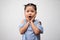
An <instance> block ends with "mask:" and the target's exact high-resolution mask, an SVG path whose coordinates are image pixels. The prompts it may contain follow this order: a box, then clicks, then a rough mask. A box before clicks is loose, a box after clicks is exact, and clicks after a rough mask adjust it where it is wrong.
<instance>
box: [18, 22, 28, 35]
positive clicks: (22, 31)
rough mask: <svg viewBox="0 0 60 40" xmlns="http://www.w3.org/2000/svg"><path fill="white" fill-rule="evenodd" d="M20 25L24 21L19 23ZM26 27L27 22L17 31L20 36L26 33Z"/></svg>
mask: <svg viewBox="0 0 60 40" xmlns="http://www.w3.org/2000/svg"><path fill="white" fill-rule="evenodd" d="M21 23H22V24H23V23H24V21H21ZM28 25H29V22H27V23H26V24H25V25H24V26H23V27H21V28H20V29H19V31H20V34H24V33H25V32H26V30H27V28H28Z"/></svg>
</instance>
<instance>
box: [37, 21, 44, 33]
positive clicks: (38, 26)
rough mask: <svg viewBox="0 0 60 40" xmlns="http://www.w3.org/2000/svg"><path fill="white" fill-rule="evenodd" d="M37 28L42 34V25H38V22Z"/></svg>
mask: <svg viewBox="0 0 60 40" xmlns="http://www.w3.org/2000/svg"><path fill="white" fill-rule="evenodd" d="M37 28H38V29H39V30H40V31H41V33H43V27H42V24H40V22H38V23H37Z"/></svg>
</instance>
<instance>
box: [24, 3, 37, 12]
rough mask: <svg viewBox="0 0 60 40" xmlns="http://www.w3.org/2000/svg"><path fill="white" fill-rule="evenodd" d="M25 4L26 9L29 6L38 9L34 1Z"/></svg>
mask: <svg viewBox="0 0 60 40" xmlns="http://www.w3.org/2000/svg"><path fill="white" fill-rule="evenodd" d="M24 6H25V7H24V10H26V8H27V6H33V7H34V10H35V11H37V7H36V5H35V4H33V3H28V4H26V5H24Z"/></svg>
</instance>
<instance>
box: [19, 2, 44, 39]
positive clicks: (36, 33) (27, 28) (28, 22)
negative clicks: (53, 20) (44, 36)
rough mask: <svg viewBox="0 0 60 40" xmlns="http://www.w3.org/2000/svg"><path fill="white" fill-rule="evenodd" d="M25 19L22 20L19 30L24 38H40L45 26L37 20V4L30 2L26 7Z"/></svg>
mask: <svg viewBox="0 0 60 40" xmlns="http://www.w3.org/2000/svg"><path fill="white" fill-rule="evenodd" d="M24 14H25V19H24V20H22V21H21V22H20V25H19V27H20V28H19V31H20V34H22V40H40V33H42V32H43V27H42V24H41V22H40V21H38V20H35V17H36V14H37V8H36V5H35V4H33V3H28V4H27V5H25V8H24Z"/></svg>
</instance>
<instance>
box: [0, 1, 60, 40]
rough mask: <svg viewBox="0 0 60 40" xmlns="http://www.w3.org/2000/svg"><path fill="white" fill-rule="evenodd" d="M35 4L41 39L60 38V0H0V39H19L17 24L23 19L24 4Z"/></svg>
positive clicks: (52, 39)
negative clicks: (41, 27)
mask: <svg viewBox="0 0 60 40" xmlns="http://www.w3.org/2000/svg"><path fill="white" fill-rule="evenodd" d="M27 3H34V4H36V5H37V9H38V10H37V17H36V19H40V21H42V25H43V28H44V33H43V34H41V40H60V31H59V30H60V18H59V17H60V0H0V40H21V35H20V34H19V30H18V25H19V23H20V20H22V19H24V5H25V4H27Z"/></svg>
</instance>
